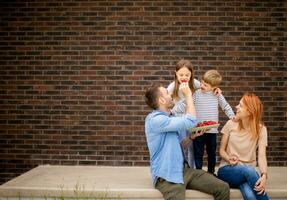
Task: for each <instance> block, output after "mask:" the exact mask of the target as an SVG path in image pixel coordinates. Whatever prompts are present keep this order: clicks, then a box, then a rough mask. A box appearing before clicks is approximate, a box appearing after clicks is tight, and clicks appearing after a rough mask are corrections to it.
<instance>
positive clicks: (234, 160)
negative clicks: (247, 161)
mask: <svg viewBox="0 0 287 200" xmlns="http://www.w3.org/2000/svg"><path fill="white" fill-rule="evenodd" d="M228 160H229V164H230V165H232V166H233V165H237V163H238V161H239V159H238V157H237V156H236V155H231V156H229V159H228Z"/></svg>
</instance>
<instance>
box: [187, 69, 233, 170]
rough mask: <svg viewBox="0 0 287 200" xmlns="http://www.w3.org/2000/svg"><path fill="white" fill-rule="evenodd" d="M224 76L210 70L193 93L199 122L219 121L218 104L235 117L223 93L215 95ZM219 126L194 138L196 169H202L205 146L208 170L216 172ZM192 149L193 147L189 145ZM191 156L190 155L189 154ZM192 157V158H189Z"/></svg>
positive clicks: (228, 114)
mask: <svg viewBox="0 0 287 200" xmlns="http://www.w3.org/2000/svg"><path fill="white" fill-rule="evenodd" d="M221 80H222V77H221V75H220V74H219V73H218V71H216V70H208V71H207V72H206V73H205V74H204V75H203V77H202V80H201V85H200V89H198V90H197V91H196V92H195V93H194V95H193V101H194V105H195V109H196V113H197V119H198V123H199V122H202V121H210V120H211V121H216V122H218V118H219V117H218V115H219V111H218V105H219V106H220V107H221V109H222V110H223V111H224V112H225V114H226V115H227V116H228V118H229V119H233V118H234V112H233V110H232V108H231V107H230V105H229V104H228V103H227V102H226V100H225V98H224V97H223V95H222V94H220V95H214V90H215V89H216V88H218V87H219V85H220V83H221ZM217 133H218V129H217V128H212V129H210V130H208V131H206V133H205V134H203V135H202V136H199V137H197V138H195V139H194V140H193V151H194V159H195V167H196V169H202V164H203V155H204V146H205V145H206V152H207V156H208V170H207V171H208V172H209V173H211V174H214V168H215V164H216V135H217ZM189 148H191V149H192V147H189ZM189 157H190V155H189ZM189 159H192V158H189Z"/></svg>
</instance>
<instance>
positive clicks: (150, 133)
mask: <svg viewBox="0 0 287 200" xmlns="http://www.w3.org/2000/svg"><path fill="white" fill-rule="evenodd" d="M181 90H182V93H183V94H184V95H185V98H186V114H185V115H183V116H182V117H172V116H170V109H171V108H172V107H173V101H172V98H171V96H170V95H169V94H168V92H167V90H166V89H165V88H164V87H161V86H152V87H151V88H149V89H148V90H147V91H146V93H145V101H146V103H147V105H148V106H149V107H150V108H152V109H153V111H152V112H151V113H150V114H148V116H147V117H146V119H145V133H146V138H147V145H148V149H149V153H150V166H151V174H152V180H153V185H154V186H155V188H156V189H158V190H159V191H160V192H161V193H162V194H163V196H164V199H169V200H173V199H179V200H184V199H185V190H186V189H195V190H199V191H202V192H204V193H207V194H211V195H213V196H214V199H216V200H229V198H230V197H229V186H228V184H227V183H225V182H223V181H221V180H219V179H217V178H216V177H214V176H213V175H211V174H209V173H207V172H205V171H203V170H198V169H190V168H189V166H188V164H187V162H186V161H185V159H184V154H183V149H182V144H187V143H188V141H190V140H191V139H194V138H193V137H187V138H186V139H184V140H183V141H180V140H181V138H183V137H184V136H185V134H186V131H187V130H188V129H189V128H192V127H194V126H195V125H196V117H195V116H196V112H195V108H194V104H193V100H192V93H191V90H190V88H189V87H188V85H186V86H185V87H183V88H181ZM181 143H182V144H181ZM183 146H185V147H187V146H188V145H183Z"/></svg>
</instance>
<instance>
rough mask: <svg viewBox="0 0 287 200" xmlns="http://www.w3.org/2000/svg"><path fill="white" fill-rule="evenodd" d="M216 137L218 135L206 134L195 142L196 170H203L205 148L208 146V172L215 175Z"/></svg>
mask: <svg viewBox="0 0 287 200" xmlns="http://www.w3.org/2000/svg"><path fill="white" fill-rule="evenodd" d="M216 136H217V134H216V133H204V134H203V135H202V136H199V137H197V138H195V139H194V140H193V150H194V161H195V167H196V169H202V165H203V155H204V147H205V145H206V153H207V161H208V162H207V171H208V172H209V173H212V174H214V169H215V164H216ZM190 148H191V147H190ZM189 151H191V150H189ZM189 161H190V159H189Z"/></svg>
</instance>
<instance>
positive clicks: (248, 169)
mask: <svg viewBox="0 0 287 200" xmlns="http://www.w3.org/2000/svg"><path fill="white" fill-rule="evenodd" d="M217 175H218V178H220V179H221V180H223V181H225V182H227V183H228V184H229V186H230V187H231V188H239V189H240V191H241V193H242V196H243V198H244V200H258V199H260V200H268V199H269V197H268V195H267V194H265V195H264V194H257V192H256V191H255V190H253V188H254V185H255V183H256V181H257V180H258V179H259V178H260V177H259V175H258V173H257V171H256V170H255V168H254V167H252V166H249V165H235V166H231V165H226V166H223V167H220V168H219V170H218V172H217Z"/></svg>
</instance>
